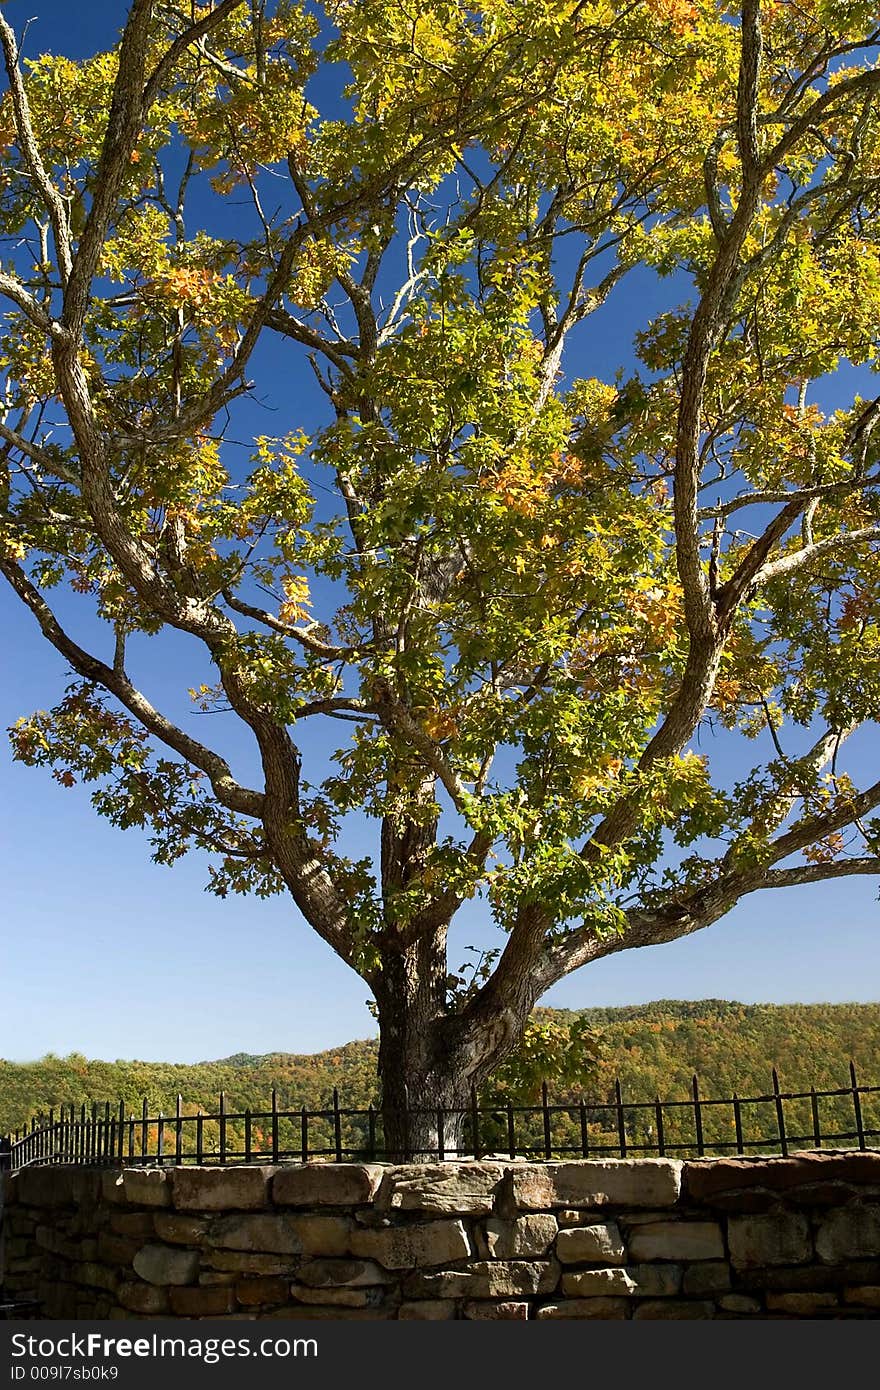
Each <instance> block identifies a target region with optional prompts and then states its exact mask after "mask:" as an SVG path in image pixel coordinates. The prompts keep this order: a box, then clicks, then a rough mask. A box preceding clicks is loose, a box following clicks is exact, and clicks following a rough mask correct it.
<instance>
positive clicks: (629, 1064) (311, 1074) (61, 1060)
mask: <svg viewBox="0 0 880 1390" xmlns="http://www.w3.org/2000/svg"><path fill="white" fill-rule="evenodd" d="M537 1012H539V1013H540V1014H545V1015H546V1014H555V1015H556V1016H557V1017H560V1018H571V1017H573V1016H574V1015H576V1014H577V1015H582V1016H583V1017H585V1018H586V1020H587V1022H588V1023H589V1025H590V1027H591V1029H592V1030H593V1031H594V1033H595V1034H596V1035H597V1037H598V1042H599V1058H598V1061H590V1062H588V1063H587V1064H586V1066H585V1071H584V1075H583V1083H582V1090H583V1093H584V1094H585V1095H586V1096H587V1097H588V1098H593V1099H601V1098H602V1097H603V1096H607V1095H608V1093H609V1090H610V1088H611V1087H612V1086H613V1083H614V1078H615V1077H619V1078H620V1082H621V1086H622V1088H623V1091H624V1094H625V1095H626V1096H628V1097H629V1098H630V1099H633V1100H637V1099H653V1097H654V1096H656V1095H661V1096H662V1097H663V1098H664V1099H673V1098H676V1097H678V1096H686V1095H687V1094H688V1093H689V1090H690V1085H691V1079H692V1077H693V1074H694V1072H697V1073H699V1077H700V1084H701V1088H702V1092H703V1094H704V1095H705V1096H707V1097H710V1096H725V1097H726V1096H730V1095H732V1094H733V1092H734V1091H737V1092H738V1093H739V1094H740V1095H741V1096H745V1095H748V1094H759V1093H762V1092H764V1091H766V1089H767V1087H768V1084H769V1078H770V1071H771V1068H772V1067H774V1066H775V1067H776V1068H777V1069H778V1071H779V1075H780V1079H781V1081H782V1084H783V1086H784V1087H787V1088H789V1089H802V1088H808V1087H810V1086H811V1085H815V1086H816V1087H817V1088H820V1089H822V1088H832V1087H840V1086H848V1085H849V1062H850V1059H852V1061H853V1062H854V1063H855V1066H856V1068H857V1070H858V1074H859V1078H860V1080H861V1081H862V1082H863V1083H872V1084H880V1002H878V1003H853V1004H741V1003H738V1002H736V1001H735V1000H725V999H703V1000H674V999H661V1000H655V1001H653V1002H652V1003H649V1004H635V1005H629V1006H625V1007H618V1008H588V1009H583V1010H539V1011H537ZM377 1051H378V1043H377V1040H376V1039H375V1038H369V1039H364V1040H362V1041H356V1042H349V1043H345V1044H343V1045H342V1046H340V1047H335V1048H330V1049H328V1050H326V1051H324V1052H318V1053H311V1054H306V1053H287V1052H271V1053H266V1054H263V1055H260V1056H256V1055H252V1054H250V1053H245V1052H237V1053H232V1054H231V1055H230V1056H228V1057H224V1058H220V1059H215V1060H212V1061H206V1062H199V1063H193V1064H175V1063H168V1062H144V1061H124V1060H119V1061H115V1062H103V1061H90V1060H89V1059H87V1058H86V1057H83V1056H81V1055H79V1054H76V1053H74V1054H72V1055H71V1056H69V1057H55V1056H48V1057H44V1058H42V1059H40V1060H39V1061H36V1062H27V1063H20V1062H19V1063H16V1062H7V1061H0V1133H4V1132H6V1131H8V1130H10V1129H14V1128H16V1127H18V1126H20V1125H22V1124H24V1123H25V1122H26V1121H27V1120H28V1119H29V1118H30V1116H31V1115H33V1114H35V1113H37V1112H43V1113H45V1112H47V1111H48V1110H49V1109H55V1110H56V1111H57V1109H58V1107H59V1106H60V1105H62V1104H65V1105H69V1104H71V1103H73V1104H75V1105H77V1106H79V1105H81V1104H83V1103H89V1102H92V1101H97V1102H99V1103H101V1104H103V1103H104V1102H106V1101H109V1102H110V1103H111V1104H112V1105H113V1106H116V1105H117V1104H118V1102H119V1100H120V1098H122V1099H123V1100H124V1101H125V1103H126V1107H130V1108H131V1109H132V1110H139V1108H140V1105H141V1103H142V1099H143V1098H144V1097H146V1098H147V1101H148V1104H149V1107H150V1110H151V1112H152V1113H154V1114H155V1113H156V1112H157V1111H158V1110H159V1109H162V1110H164V1112H165V1113H166V1114H167V1113H171V1112H173V1109H174V1105H175V1101H176V1097H177V1095H178V1093H180V1094H181V1095H182V1096H183V1097H184V1100H185V1102H186V1104H187V1107H188V1108H189V1107H192V1106H198V1107H201V1108H204V1109H205V1110H215V1109H216V1106H217V1098H218V1093H219V1092H220V1091H221V1090H222V1091H224V1092H225V1094H226V1103H227V1108H228V1109H229V1110H230V1111H232V1110H244V1109H245V1108H246V1107H248V1106H250V1107H251V1108H253V1109H260V1108H265V1107H266V1105H267V1104H268V1098H269V1096H270V1093H271V1090H272V1088H273V1087H275V1088H276V1090H277V1092H278V1099H279V1105H281V1106H282V1107H287V1108H291V1109H292V1108H296V1107H298V1106H302V1105H305V1106H308V1107H309V1108H310V1109H311V1108H320V1107H321V1106H324V1105H326V1104H327V1101H328V1098H329V1096H330V1095H331V1093H332V1091H333V1089H334V1087H335V1088H337V1089H338V1091H339V1095H340V1098H341V1100H342V1104H343V1105H347V1106H365V1105H367V1104H369V1102H370V1101H371V1100H375V1099H376V1094H377V1089H376V1058H377ZM548 1080H549V1081H550V1085H551V1088H552V1086H553V1078H552V1077H550V1078H548ZM560 1098H562V1097H561V1096H560ZM190 1113H191V1112H190Z"/></svg>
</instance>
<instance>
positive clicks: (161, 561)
mask: <svg viewBox="0 0 880 1390" xmlns="http://www.w3.org/2000/svg"><path fill="white" fill-rule="evenodd" d="M0 40H2V46H3V50H4V55H5V66H6V74H7V79H8V91H7V92H6V94H5V96H4V98H3V101H2V106H0V142H2V146H3V153H2V170H3V182H2V189H0V233H2V237H3V242H2V246H3V261H2V270H0V295H2V296H3V298H4V302H5V305H6V314H5V321H4V328H3V335H2V354H3V359H2V366H3V414H2V420H0V444H2V459H3V464H4V471H3V478H2V483H0V511H2V517H0V570H2V573H3V575H4V576H5V578H6V580H7V581H8V582H9V584H10V585H11V586H12V588H13V589H14V590H15V592H16V594H17V595H18V597H19V598H20V599H21V600H22V602H23V603H24V604H25V605H26V606H27V607H28V608H29V609H30V610H31V612H32V614H33V616H34V618H35V619H36V621H37V623H38V624H39V627H40V629H41V630H42V633H43V635H44V636H45V637H46V638H47V639H48V641H49V642H51V643H52V644H53V645H54V646H55V648H56V649H57V650H58V651H59V652H60V653H61V654H62V656H63V657H64V658H65V660H66V661H67V662H68V663H69V666H70V668H71V670H72V672H73V674H74V679H73V683H72V684H71V685H70V686H69V687H68V689H67V690H66V692H65V693H64V694H63V696H62V697H61V698H60V699H59V700H58V702H57V703H56V704H55V705H54V707H53V708H51V709H49V710H45V711H39V712H37V713H35V714H34V715H32V716H31V717H28V718H24V719H22V720H21V721H20V722H19V723H18V724H16V725H15V726H14V728H13V729H12V731H11V735H12V741H13V748H14V752H15V755H16V756H17V757H18V758H20V759H22V760H23V761H25V762H28V763H32V764H38V765H48V766H51V767H52V768H53V771H54V775H55V777H56V778H57V780H58V781H59V782H61V783H62V784H63V785H70V784H72V783H73V782H74V781H80V780H81V781H85V782H88V783H92V784H94V796H93V802H94V805H95V807H96V809H97V810H98V811H99V812H100V813H101V814H103V815H106V816H108V817H109V818H110V819H111V820H112V821H113V822H114V823H116V824H117V825H119V826H121V827H126V828H127V827H130V826H138V827H147V828H148V830H149V833H150V835H151V837H152V842H153V852H154V856H155V858H156V859H158V860H159V861H160V862H172V861H174V860H175V859H176V858H178V857H179V856H180V855H181V854H182V853H184V852H185V851H186V850H187V849H189V848H191V847H195V848H199V849H202V850H206V851H207V852H208V853H209V854H210V855H211V858H212V867H211V875H212V885H213V887H214V889H215V890H216V891H217V892H218V893H220V894H225V893H227V892H230V891H234V892H254V893H256V894H257V895H268V894H272V893H278V892H288V893H290V894H291V895H292V897H293V899H294V902H295V903H296V906H297V908H298V909H299V911H300V913H301V914H302V916H303V917H304V918H305V919H306V920H307V921H308V922H309V923H310V925H311V926H312V927H313V928H314V929H315V930H316V931H317V932H318V933H319V934H320V935H321V936H322V937H323V938H324V940H325V941H327V942H328V943H329V944H330V945H331V946H332V947H333V948H334V950H336V951H337V953H338V954H339V955H340V956H341V958H342V959H343V960H344V961H346V962H347V963H348V964H349V965H351V966H352V967H353V968H354V969H355V970H357V971H358V972H359V973H360V974H361V975H362V976H363V978H364V979H365V980H366V981H367V982H368V984H369V985H370V988H371V989H372V991H373V993H374V995H375V998H376V1002H377V1008H378V1014H379V1021H380V1032H381V1039H382V1041H381V1046H380V1070H381V1071H382V1073H383V1079H384V1082H385V1085H386V1088H387V1089H388V1093H389V1094H390V1093H391V1092H392V1091H395V1087H396V1088H397V1090H396V1093H397V1094H399V1092H400V1085H401V1084H409V1085H410V1086H412V1085H413V1084H414V1083H416V1084H418V1085H420V1086H424V1087H425V1088H426V1091H425V1094H432V1095H434V1094H436V1095H437V1096H438V1097H439V1098H440V1099H441V1100H444V1101H445V1100H451V1099H453V1098H454V1094H457V1091H456V1088H457V1087H460V1085H462V1084H464V1083H466V1082H467V1083H469V1082H470V1080H472V1079H475V1078H476V1079H477V1080H481V1079H482V1078H483V1077H484V1076H485V1075H486V1074H487V1073H488V1072H489V1071H490V1070H491V1068H492V1067H494V1066H495V1065H497V1064H498V1063H499V1062H500V1061H501V1060H503V1058H504V1056H505V1055H507V1054H508V1053H509V1051H510V1050H511V1049H512V1048H513V1047H514V1046H515V1044H516V1041H517V1039H518V1037H519V1035H520V1033H521V1030H522V1027H523V1026H524V1023H525V1020H526V1018H527V1017H528V1015H529V1012H530V1010H531V1008H532V1005H533V1004H534V1002H535V1000H536V999H538V998H539V997H540V996H541V994H543V993H544V992H545V991H546V990H547V989H548V988H549V986H550V985H552V984H553V983H554V982H555V981H557V980H558V979H560V978H561V977H562V976H563V975H565V974H567V973H568V972H570V971H571V970H573V969H575V968H577V967H579V966H581V965H583V964H585V963H588V962H589V961H592V960H594V959H596V958H597V957H599V956H602V955H605V954H608V953H609V952H614V951H619V950H622V949H628V948H630V947H634V946H641V945H646V944H654V943H657V942H662V941H668V940H671V939H674V938H676V937H679V936H682V935H684V934H686V933H688V932H691V931H694V930H697V929H699V928H701V927H704V926H706V925H708V924H709V923H711V922H714V921H716V920H717V919H718V918H719V917H721V916H723V915H724V914H725V913H726V912H727V911H728V910H729V909H730V908H731V907H732V906H733V904H735V903H736V902H737V901H738V900H739V899H740V898H742V897H743V896H744V895H745V894H748V893H751V892H753V891H756V890H758V889H762V888H772V887H784V886H792V885H798V884H809V883H813V882H817V881H820V880H822V879H827V878H831V877H835V876H841V875H849V874H876V873H877V872H878V870H880V821H878V819H877V818H876V817H874V816H873V813H874V811H875V810H876V807H877V805H878V803H880V781H876V780H875V781H873V782H872V781H871V780H870V778H864V777H862V778H861V779H860V778H859V776H858V775H857V771H856V770H855V769H854V768H852V767H849V766H848V764H847V761H846V747H845V745H846V742H847V739H848V738H849V737H850V736H851V735H852V734H853V732H854V731H855V730H856V729H857V728H858V727H859V726H860V725H863V724H865V723H867V722H870V721H871V720H872V719H873V718H874V717H875V715H876V712H877V710H878V708H880V663H878V660H877V657H878V646H880V628H878V612H880V607H878V604H880V572H878V566H877V540H878V537H880V508H878V494H877V484H878V482H880V468H878V446H877V442H876V438H875V426H876V423H877V420H878V417H880V396H878V397H873V398H871V397H869V398H862V397H861V396H860V395H858V394H856V393H855V392H854V391H852V390H850V392H849V399H848V400H847V401H845V402H844V403H843V404H842V405H841V404H840V403H839V400H838V403H837V404H836V405H835V406H834V408H833V409H829V408H828V407H827V405H825V404H824V397H823V388H822V383H823V382H824V383H826V384H827V382H828V380H829V378H832V379H833V380H834V381H835V390H836V391H837V393H838V396H839V393H840V392H841V391H846V390H847V383H848V381H849V380H850V378H849V377H848V375H847V373H848V372H849V370H850V368H852V367H853V366H857V367H858V366H862V367H864V366H867V367H871V368H874V367H875V366H876V363H877V352H878V323H880V232H878V228H880V217H878V212H880V206H878V195H880V108H878V103H877V94H878V91H880V68H878V65H877V56H878V42H880V29H878V28H877V27H876V26H875V24H874V19H873V7H872V6H870V5H868V4H865V3H862V0H858V3H856V2H855V0H798V3H794V0H773V2H772V3H769V2H767V3H761V4H759V3H758V0H746V2H745V3H744V4H743V5H742V7H741V8H740V7H739V6H735V5H734V6H732V5H729V4H726V3H718V0H696V3H690V2H689V0H637V3H631V4H623V5H621V4H610V3H606V0H595V3H585V2H584V0H549V3H548V2H547V0H540V3H538V0H490V2H489V3H485V4H483V5H481V6H480V7H478V8H474V7H472V6H470V5H463V4H459V3H457V0H437V3H433V2H432V0H428V3H420V4H419V5H418V6H413V7H412V8H410V7H408V6H407V5H405V4H400V3H398V0H394V3H393V4H392V3H389V0H338V2H336V3H328V4H326V5H325V6H323V8H320V9H318V8H316V7H315V6H313V5H311V4H303V5H300V4H297V3H293V2H292V0H278V2H277V3H274V4H273V3H266V0H262V2H261V3H258V2H257V0H251V2H250V3H244V0H222V3H219V4H202V5H199V4H189V3H187V4H185V5H184V4H179V3H170V4H162V5H159V4H157V3H155V2H154V0H134V2H133V3H132V4H131V6H130V10H129V14H128V18H127V22H126V24H125V27H124V29H123V31H122V34H121V37H120V38H119V41H118V43H116V44H115V46H113V47H110V48H108V50H107V51H106V52H103V53H99V54H97V55H96V56H94V57H93V58H91V59H89V60H88V61H83V62H74V61H71V60H69V59H67V58H64V57H59V56H53V55H49V54H44V55H43V56H41V57H37V58H27V59H25V60H22V59H21V58H20V56H19V48H18V40H17V38H16V35H15V33H14V31H13V29H12V27H11V25H10V23H9V22H8V20H7V19H6V17H5V16H4V15H2V14H0ZM233 208H234V215H231V212H232V209H233ZM647 272H651V273H652V274H656V276H659V277H669V279H668V287H669V290H670V294H669V303H670V307H669V308H668V309H665V310H664V311H662V312H660V313H658V314H656V315H654V316H653V317H650V316H646V317H645V319H644V322H643V323H642V324H641V326H640V328H639V331H638V333H637V335H636V339H635V346H634V352H635V356H634V358H633V360H631V361H627V362H625V363H622V364H621V363H614V362H609V363H608V368H607V371H606V372H604V373H603V374H602V375H601V376H592V375H585V374H583V372H582V371H579V367H578V358H579V354H581V353H582V352H583V350H584V344H586V343H588V342H589V341H590V334H591V333H594V334H595V335H597V338H596V340H594V341H599V342H601V339H602V333H603V329H602V322H603V318H602V315H605V316H606V320H605V321H607V315H608V313H609V312H611V311H612V310H613V306H614V303H615V295H620V294H621V293H622V292H623V290H624V289H625V286H626V283H627V280H628V278H629V279H632V277H633V276H637V275H639V274H645V273H647ZM600 309H601V311H602V313H601V314H598V311H599V310H600ZM597 314H598V317H596V318H595V320H594V315H597ZM267 353H271V354H272V361H273V363H275V364H276V368H275V369H276V370H277V369H278V368H277V364H282V366H283V364H284V363H285V362H288V361H293V360H294V356H295V355H297V354H298V355H299V356H300V357H301V358H302V359H303V360H304V361H306V360H307V361H308V362H309V363H310V364H311V368H312V370H313V382H314V397H315V399H313V400H310V401H308V402H306V401H304V400H303V399H302V398H301V397H302V391H301V389H300V386H299V384H298V386H297V390H296V392H294V393H292V395H289V396H288V397H287V398H286V399H285V400H284V411H283V413H282V419H281V428H280V429H278V430H277V431H276V433H275V434H274V435H273V436H271V437H270V436H269V435H254V437H253V438H252V440H251V442H250V444H249V445H248V446H247V447H246V448H245V449H244V450H242V448H241V447H240V440H239V437H238V435H237V433H236V426H237V422H239V421H241V420H242V419H243V418H245V416H243V413H242V412H243V411H245V410H246V408H247V406H248V404H249V401H250V399H251V398H252V397H253V396H254V395H255V394H259V391H260V376H261V371H263V372H265V370H266V368H265V362H266V360H267V358H266V354H267ZM261 364H262V365H261ZM295 379H296V381H297V383H300V382H301V380H302V377H301V376H298V377H296V378H295ZM316 420H317V421H319V423H315V421H316ZM65 586H69V587H70V588H72V589H73V591H74V592H75V594H76V595H78V596H79V599H78V600H77V604H79V606H77V604H73V603H72V602H70V601H68V599H67V598H65V597H63V596H59V597H58V599H57V601H56V600H55V598H54V597H53V593H52V591H53V590H58V591H59V595H60V594H61V590H62V589H63V588H64V587H65ZM80 600H81V601H82V603H88V604H90V605H91V606H92V609H93V612H94V613H95V614H97V616H98V618H99V619H100V620H101V621H102V624H103V628H104V629H106V638H104V639H102V640H100V641H98V642H88V643H87V642H86V641H85V639H84V638H82V637H81V636H78V635H77V628H76V623H77V621H78V619H79V615H80V614H81V611H82V610H81V603H80ZM53 604H54V606H53ZM89 630H90V631H93V630H94V629H89ZM168 630H176V631H177V632H178V633H180V634H184V635H185V637H187V638H188V639H191V642H192V646H193V650H194V653H195V652H197V651H198V650H201V652H202V653H203V656H202V657H199V656H197V655H194V658H193V663H194V669H201V668H200V666H199V663H200V662H203V661H204V660H205V659H206V658H207V659H208V660H209V661H210V663H211V669H212V676H211V679H210V680H209V681H207V682H204V681H201V680H200V679H198V677H196V680H195V684H194V685H193V691H192V694H193V698H194V700H195V703H196V705H197V706H200V707H201V708H202V709H203V710H210V711H220V710H223V711H226V712H227V713H228V714H229V715H230V716H231V717H234V718H235V719H236V720H237V721H239V723H240V725H241V726H242V727H243V728H244V729H245V730H246V731H247V732H248V733H249V735H251V736H252V739H253V745H254V748H255V753H256V756H255V758H254V760H253V761H254V766H255V768H256V769H257V774H258V775H255V776H254V777H253V778H250V779H240V778H239V777H237V776H236V775H234V772H233V768H232V765H231V762H230V760H229V758H228V757H227V756H225V755H224V751H223V745H222V739H221V741H220V742H219V745H218V746H215V745H212V744H210V743H209V742H207V741H203V740H202V738H201V737H196V736H195V734H194V733H193V732H191V730H192V729H193V728H194V727H195V726H194V724H193V722H192V721H191V720H185V719H178V720H174V719H172V718H171V717H170V716H169V715H168V714H166V713H165V712H163V711H162V710H161V709H160V708H159V707H158V705H157V704H156V703H153V699H152V698H151V694H150V691H149V690H148V689H146V688H145V689H142V688H140V686H139V685H138V684H137V683H136V682H135V680H134V678H133V675H132V671H131V663H130V661H129V656H128V653H129V652H131V651H132V650H135V649H136V647H137V644H138V643H140V642H142V640H143V637H144V635H147V636H149V637H150V639H151V641H152V642H154V643H156V644H157V651H158V650H160V647H159V645H158V644H161V641H162V633H163V631H168ZM159 659H160V658H158V657H157V658H156V660H157V661H158V660H159ZM204 723H205V721H203V722H202V725H201V726H200V729H201V727H204ZM315 724H319V725H322V726H326V727H327V728H329V729H331V730H336V731H337V734H338V737H337V738H336V739H335V740H334V750H333V751H332V763H333V765H332V767H330V768H329V770H328V767H327V765H326V763H325V761H324V760H323V755H321V756H318V755H317V754H316V752H315V750H316V748H317V747H318V746H319V744H320V739H316V736H315V735H314V734H313V732H312V730H313V728H314V726H315ZM210 727H213V726H212V725H210V724H209V728H210ZM709 732H716V733H717V734H718V736H719V738H720V739H722V740H723V739H728V740H738V741H739V743H738V747H739V752H738V758H739V760H740V767H741V775H739V776H738V777H737V778H736V779H735V780H734V781H733V782H731V781H730V779H727V780H725V779H718V778H713V775H712V768H711V766H710V762H709V759H708V758H707V756H706V754H705V751H704V749H705V746H706V745H705V742H704V744H702V745H701V746H700V750H699V751H698V749H697V747H696V746H695V744H696V741H697V738H698V736H699V735H700V734H701V733H702V734H708V733H709ZM322 737H326V736H324V735H322ZM250 781H253V782H254V785H250V784H249V782H250ZM353 812H357V813H359V814H362V815H364V816H366V817H367V818H368V820H369V822H371V823H372V824H374V825H375V828H376V843H375V852H374V853H372V854H370V855H368V856H367V857H360V858H358V857H355V856H354V855H353V854H351V853H350V852H349V849H350V847H349V845H348V843H347V834H348V827H349V825H350V821H349V820H348V819H347V818H348V817H349V816H350V813H353ZM470 899H476V900H478V901H479V902H482V903H483V904H484V905H485V910H486V912H487V914H488V913H491V915H492V917H493V919H494V921H495V922H496V923H497V925H498V926H499V927H500V928H501V929H502V930H503V931H504V932H505V933H506V941H505V944H504V946H503V949H501V950H499V951H498V952H497V953H493V952H489V953H488V954H483V955H482V956H481V957H480V958H479V961H478V964H477V966H476V967H475V968H474V969H473V970H472V971H470V972H466V973H465V974H464V975H456V974H454V973H452V972H451V971H450V970H449V968H448V965H447V961H446V933H447V930H448V928H449V925H450V923H451V922H452V920H453V918H454V917H455V914H456V913H457V912H458V910H459V909H460V908H461V906H462V904H464V903H465V902H466V901H467V900H470Z"/></svg>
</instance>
